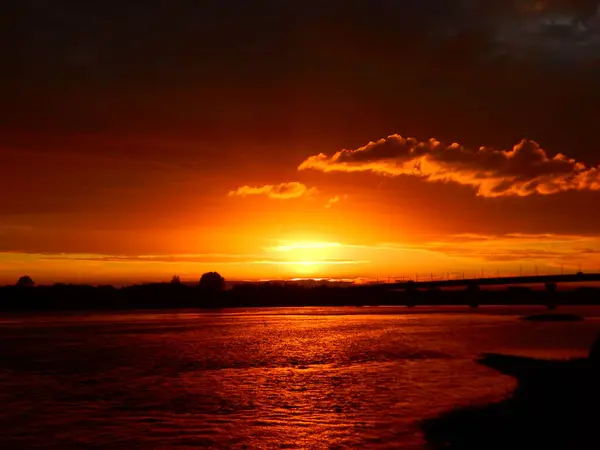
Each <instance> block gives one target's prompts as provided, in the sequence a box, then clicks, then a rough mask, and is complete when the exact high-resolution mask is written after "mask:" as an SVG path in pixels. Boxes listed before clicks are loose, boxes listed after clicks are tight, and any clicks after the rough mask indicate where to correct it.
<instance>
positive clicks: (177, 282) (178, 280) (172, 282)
mask: <svg viewBox="0 0 600 450" xmlns="http://www.w3.org/2000/svg"><path fill="white" fill-rule="evenodd" d="M171 284H181V280H180V279H179V275H173V278H171Z"/></svg>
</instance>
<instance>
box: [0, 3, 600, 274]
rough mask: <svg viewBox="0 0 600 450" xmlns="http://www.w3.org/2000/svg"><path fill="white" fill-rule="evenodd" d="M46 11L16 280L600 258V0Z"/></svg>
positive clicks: (23, 96)
mask: <svg viewBox="0 0 600 450" xmlns="http://www.w3.org/2000/svg"><path fill="white" fill-rule="evenodd" d="M34 3H35V2H21V3H19V5H17V6H15V8H14V11H13V13H14V14H16V16H17V17H18V18H19V20H16V21H14V23H13V24H11V26H9V27H1V28H0V56H2V58H3V61H6V64H5V65H4V66H5V70H3V71H2V73H1V74H0V77H1V79H0V98H2V99H3V108H0V283H13V282H14V281H15V280H16V279H17V278H18V277H19V276H20V275H23V274H29V275H30V276H32V277H33V278H34V279H35V280H36V281H37V282H38V283H52V282H58V281H61V282H90V283H105V282H107V283H118V284H122V283H133V282H139V281H154V280H168V279H170V277H171V276H172V275H174V274H179V275H180V276H181V278H182V279H183V280H190V281H191V280H197V279H199V277H200V275H201V274H202V273H203V272H205V271H208V270H217V271H219V272H220V273H222V275H223V276H224V277H225V278H226V279H262V278H293V277H317V276H318V277H343V278H355V277H377V276H379V277H382V278H386V277H401V276H411V277H413V278H414V277H415V276H416V274H417V273H418V274H421V275H420V276H431V273H434V274H435V275H436V276H442V275H447V274H448V273H450V274H452V273H454V274H457V273H458V274H462V272H465V273H466V274H467V275H469V274H472V275H475V274H479V275H480V274H481V271H482V270H483V271H484V273H485V274H495V273H498V272H500V273H501V274H507V273H515V274H516V273H520V272H521V270H523V272H524V273H535V272H536V271H537V272H538V273H559V272H560V271H561V270H564V271H565V272H567V271H576V270H578V269H579V267H580V266H581V267H582V268H583V270H584V271H588V272H591V271H600V228H599V226H598V223H600V208H598V207H597V205H598V204H600V191H599V189H600V173H599V169H598V167H599V165H600V154H599V153H598V144H597V139H596V137H595V132H596V128H597V124H598V123H599V120H600V116H599V115H598V108H597V105H598V102H600V81H599V80H600V73H598V71H599V70H600V66H599V65H598V64H597V55H598V54H600V53H598V52H599V51H600V49H599V48H598V47H597V46H598V42H600V39H598V36H600V16H598V14H597V12H596V9H595V7H592V6H594V5H591V3H590V2H585V1H581V2H545V3H544V7H543V8H529V7H526V6H527V5H526V4H525V3H523V2H492V1H485V2H483V1H482V2H477V1H473V2H459V1H457V2H439V4H438V3H436V4H435V5H433V4H429V3H427V2H421V1H416V0H415V1H412V0H407V1H404V2H364V4H361V5H359V4H358V3H357V4H356V5H353V6H352V7H350V6H348V5H347V4H346V3H347V2H343V3H342V2H337V1H334V0H332V1H331V2H326V3H323V4H322V5H321V6H319V7H317V6H315V5H316V4H315V5H312V4H308V3H306V4H302V5H296V6H297V7H294V8H292V9H290V7H289V5H288V3H287V2H282V3H281V5H271V6H269V7H268V8H267V6H266V4H265V5H262V4H261V5H255V6H253V7H252V8H250V7H246V6H244V5H240V6H239V8H240V9H239V10H238V9H235V10H234V9H232V8H227V7H226V6H224V4H221V3H222V2H214V4H212V3H211V2H181V3H180V4H178V5H177V6H173V5H170V6H168V7H166V6H165V5H166V3H165V5H162V6H161V7H159V5H160V4H161V2H155V3H156V4H154V3H153V4H152V5H150V4H148V5H146V6H144V5H134V6H130V7H125V6H123V5H121V6H118V5H117V3H115V4H114V5H112V4H108V3H106V4H102V5H100V4H99V5H97V6H93V5H87V4H85V3H81V5H78V6H73V5H70V6H69V8H67V7H65V6H64V5H63V6H61V5H62V3H60V2H59V3H58V4H57V5H55V6H54V7H52V8H49V7H48V6H47V5H45V4H44V3H43V2H37V3H35V4H34ZM109 3H110V2H109ZM270 3H271V2H269V4H270ZM359 3H360V2H359ZM426 3H427V5H428V6H427V5H425V4H426ZM286 5H288V6H286ZM340 5H342V6H344V7H343V8H340ZM424 5H425V6H427V7H425V6H424ZM590 5H591V6H590ZM269 8H271V9H269ZM565 18H566V19H565ZM567 19H568V20H567ZM549 23H550V24H555V25H553V26H550V25H548V24H549ZM556 23H558V25H556ZM556 27H563V28H565V29H564V30H562V31H561V33H558V32H557V30H556ZM107 29H110V30H111V33H109V34H107V33H105V30H107ZM581 30H584V31H585V32H582V31H581Z"/></svg>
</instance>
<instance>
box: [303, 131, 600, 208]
mask: <svg viewBox="0 0 600 450" xmlns="http://www.w3.org/2000/svg"><path fill="white" fill-rule="evenodd" d="M306 169H314V170H320V171H323V172H373V173H376V174H378V175H388V176H399V175H411V176H416V177H419V178H421V179H423V180H425V181H442V182H454V183H458V184H461V185H465V186H472V187H474V188H475V189H477V195H479V196H483V197H500V196H528V195H532V194H543V195H548V194H555V193H558V192H563V191H570V190H590V191H597V190H600V168H598V167H593V168H588V167H586V166H585V165H584V164H583V163H581V162H578V161H575V160H574V159H571V158H568V157H567V156H565V155H562V154H560V153H559V154H557V155H555V156H553V157H550V156H548V154H547V153H546V151H545V150H543V149H542V148H540V146H539V145H538V144H537V143H536V142H534V141H531V140H522V141H521V142H519V143H518V144H517V145H515V146H514V147H513V148H512V149H511V150H494V149H491V148H488V147H481V148H479V149H478V150H473V149H468V148H465V147H463V146H461V145H459V144H457V143H453V144H451V145H444V144H442V143H441V142H439V141H438V140H436V139H430V140H429V141H426V142H418V141H417V140H416V139H414V138H404V137H402V136H400V135H398V134H393V135H391V136H388V137H387V138H384V139H380V140H378V141H376V142H369V143H368V144H367V145H365V146H364V147H361V148H358V149H356V150H340V151H338V152H337V153H335V154H334V155H333V156H331V157H329V156H327V155H325V154H323V153H321V154H318V155H315V156H311V157H309V158H307V159H306V160H305V161H303V162H302V163H301V164H300V165H299V166H298V170H306Z"/></svg>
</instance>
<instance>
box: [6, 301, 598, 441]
mask: <svg viewBox="0 0 600 450" xmlns="http://www.w3.org/2000/svg"><path fill="white" fill-rule="evenodd" d="M538 311H540V312H541V310H538ZM524 312H527V311H525V310H521V311H517V310H514V309H498V308H496V309H486V308H482V309H480V310H478V311H476V312H473V311H472V310H468V309H455V310H439V309H438V310H435V309H420V308H417V309H414V310H407V309H405V308H294V309H291V308H285V309H252V310H231V311H224V312H219V313H198V312H186V313H175V312H168V313H147V312H144V313H126V314H123V313H115V314H93V315H63V316H1V317H0V405H2V407H1V408H0V448H3V449H4V448H7V449H9V448H10V449H13V448H14V449H18V448H65V449H67V448H81V447H84V446H85V447H87V448H94V447H98V448H100V447H102V448H107V447H109V448H146V449H153V448H197V447H203V446H204V447H210V448H421V447H422V446H423V439H422V436H421V431H420V428H419V424H420V422H421V421H422V420H423V419H425V418H428V417H433V416H435V415H437V414H440V413H442V412H444V411H447V410H450V409H452V408H455V407H459V406H464V405H468V404H482V403H486V402H490V401H495V400H498V399H500V398H503V397H505V396H506V395H507V394H509V393H510V392H511V390H512V388H513V387H514V384H513V380H512V379H511V378H508V377H505V376H502V375H500V374H498V373H496V372H494V371H492V370H490V369H488V368H486V367H483V366H479V365H477V364H475V363H474V362H473V359H474V358H475V357H476V356H477V354H478V353H480V352H488V351H495V352H505V353H512V354H523V355H533V356H538V357H569V356H580V355H584V354H586V352H587V349H588V347H589V346H590V344H591V343H592V341H593V340H594V338H595V336H596V334H597V332H598V331H599V330H600V318H598V317H596V315H598V314H600V310H597V309H590V308H584V309H580V310H578V311H577V312H579V313H580V314H584V315H586V320H585V321H584V322H581V323H532V322H524V321H520V320H517V317H518V316H519V315H520V314H522V313H524ZM529 312H531V311H529Z"/></svg>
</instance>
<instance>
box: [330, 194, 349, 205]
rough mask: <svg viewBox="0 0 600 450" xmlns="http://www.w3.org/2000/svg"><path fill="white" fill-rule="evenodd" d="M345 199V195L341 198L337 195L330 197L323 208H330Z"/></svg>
mask: <svg viewBox="0 0 600 450" xmlns="http://www.w3.org/2000/svg"><path fill="white" fill-rule="evenodd" d="M347 198H348V196H347V195H344V196H341V197H340V196H339V195H336V196H335V197H331V198H330V199H329V200H327V203H326V204H325V208H331V207H332V206H333V205H335V204H336V203H339V202H341V201H342V200H346V199H347Z"/></svg>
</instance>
